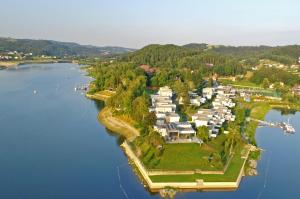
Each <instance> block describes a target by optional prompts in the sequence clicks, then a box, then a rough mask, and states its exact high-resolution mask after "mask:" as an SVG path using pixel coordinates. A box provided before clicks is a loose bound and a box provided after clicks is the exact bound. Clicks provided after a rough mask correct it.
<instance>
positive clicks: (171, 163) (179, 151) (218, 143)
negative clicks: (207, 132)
mask: <svg viewBox="0 0 300 199" xmlns="http://www.w3.org/2000/svg"><path fill="white" fill-rule="evenodd" d="M225 136H226V135H224V134H223V135H220V136H218V137H217V138H216V139H214V140H213V141H210V142H208V144H204V145H202V146H200V145H199V144H194V143H193V144H166V145H165V149H164V153H163V155H162V157H161V159H160V162H159V164H158V165H156V166H155V169H164V170H194V169H201V170H209V171H212V170H222V169H223V168H222V167H213V166H212V164H211V163H210V162H209V160H208V158H209V156H210V155H211V154H212V153H214V152H221V151H222V150H223V145H222V143H223V141H224V140H225V138H226V137H225Z"/></svg>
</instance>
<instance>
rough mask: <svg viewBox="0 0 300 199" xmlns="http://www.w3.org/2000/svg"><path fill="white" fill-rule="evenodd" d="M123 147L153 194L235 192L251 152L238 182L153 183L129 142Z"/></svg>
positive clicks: (247, 155)
mask: <svg viewBox="0 0 300 199" xmlns="http://www.w3.org/2000/svg"><path fill="white" fill-rule="evenodd" d="M121 147H122V149H123V151H124V153H125V154H126V156H127V157H128V160H129V161H132V162H133V164H134V166H135V168H137V170H138V173H139V174H140V177H141V178H142V181H144V182H146V186H147V187H148V188H149V190H150V191H151V192H159V191H160V190H162V189H170V188H171V189H179V190H180V191H184V190H194V191H198V190H201V191H214V190H228V191H230V190H233V191H234V190H236V189H238V187H239V185H240V182H241V180H242V177H243V176H245V175H244V168H245V165H246V162H247V160H248V157H249V154H250V151H251V149H248V152H247V154H246V156H245V157H243V159H244V162H243V166H242V167H241V170H240V172H239V175H238V177H237V178H236V181H232V182H231V181H230V182H205V181H204V180H202V179H196V180H195V181H193V182H153V181H152V180H151V178H150V173H149V171H148V170H147V169H146V168H145V167H144V166H143V164H142V163H141V161H140V160H139V159H138V157H136V155H135V154H134V152H133V151H132V150H131V148H130V146H129V145H128V143H127V141H124V142H123V143H122V144H121Z"/></svg>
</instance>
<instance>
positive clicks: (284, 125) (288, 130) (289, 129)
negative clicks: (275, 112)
mask: <svg viewBox="0 0 300 199" xmlns="http://www.w3.org/2000/svg"><path fill="white" fill-rule="evenodd" d="M281 128H282V129H283V131H284V132H285V133H295V132H296V130H295V128H294V127H293V126H292V125H291V124H290V119H288V122H287V123H286V122H282V123H281Z"/></svg>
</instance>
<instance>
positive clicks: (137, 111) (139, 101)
mask: <svg viewBox="0 0 300 199" xmlns="http://www.w3.org/2000/svg"><path fill="white" fill-rule="evenodd" d="M148 107H149V101H148V99H147V97H146V96H145V95H143V96H140V97H137V98H135V99H134V100H133V102H132V114H131V115H132V117H133V119H134V120H136V121H140V122H144V121H145V119H146V117H147V116H148V113H149V111H148Z"/></svg>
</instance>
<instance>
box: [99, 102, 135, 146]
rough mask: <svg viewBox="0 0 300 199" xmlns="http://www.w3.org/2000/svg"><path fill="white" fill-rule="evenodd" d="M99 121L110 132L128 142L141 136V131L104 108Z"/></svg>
mask: <svg viewBox="0 0 300 199" xmlns="http://www.w3.org/2000/svg"><path fill="white" fill-rule="evenodd" d="M98 120H99V121H100V122H101V123H102V124H103V125H104V126H105V127H106V128H108V129H109V130H111V131H113V132H115V133H117V134H119V135H122V136H124V137H125V138H126V139H127V140H128V141H133V140H134V139H135V138H136V137H137V136H139V135H140V133H139V131H138V130H137V129H136V128H134V127H133V126H131V125H130V124H128V123H127V122H125V121H123V120H122V119H120V118H117V117H114V116H113V115H112V112H111V109H109V108H107V107H104V108H103V109H102V110H101V111H100V112H99V114H98Z"/></svg>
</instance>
